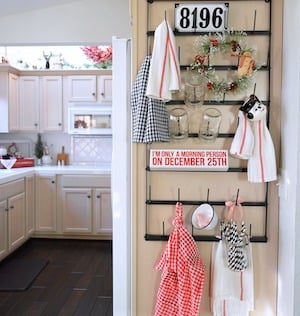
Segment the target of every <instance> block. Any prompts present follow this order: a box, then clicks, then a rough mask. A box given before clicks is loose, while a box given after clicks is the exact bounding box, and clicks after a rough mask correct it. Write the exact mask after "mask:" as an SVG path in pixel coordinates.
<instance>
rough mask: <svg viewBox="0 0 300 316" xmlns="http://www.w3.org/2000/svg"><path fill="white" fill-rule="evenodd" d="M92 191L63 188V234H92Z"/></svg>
mask: <svg viewBox="0 0 300 316" xmlns="http://www.w3.org/2000/svg"><path fill="white" fill-rule="evenodd" d="M92 194H93V192H92V189H89V188H62V232H63V233H80V234H91V233H92V216H93V209H92Z"/></svg>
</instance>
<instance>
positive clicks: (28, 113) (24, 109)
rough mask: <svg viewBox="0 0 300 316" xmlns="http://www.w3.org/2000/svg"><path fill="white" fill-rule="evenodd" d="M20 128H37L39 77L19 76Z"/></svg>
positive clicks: (34, 129) (36, 129)
mask: <svg viewBox="0 0 300 316" xmlns="http://www.w3.org/2000/svg"><path fill="white" fill-rule="evenodd" d="M19 81H20V86H19V88H20V89H19V95H20V103H19V104H20V112H19V113H20V116H19V119H20V130H22V131H38V130H39V78H38V77H36V76H24V77H20V79H19Z"/></svg>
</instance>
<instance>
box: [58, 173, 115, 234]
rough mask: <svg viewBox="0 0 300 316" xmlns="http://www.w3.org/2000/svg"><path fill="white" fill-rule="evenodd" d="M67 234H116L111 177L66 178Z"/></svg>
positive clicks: (63, 206)
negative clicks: (113, 230)
mask: <svg viewBox="0 0 300 316" xmlns="http://www.w3.org/2000/svg"><path fill="white" fill-rule="evenodd" d="M59 191H60V200H61V207H60V209H61V228H62V233H63V234H72V235H92V236H98V237H103V238H104V237H109V238H111V234H112V208H111V190H110V176H109V177H108V176H84V177H83V176H80V175H63V176H62V177H61V184H60V189H59Z"/></svg>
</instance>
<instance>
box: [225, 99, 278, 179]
mask: <svg viewBox="0 0 300 316" xmlns="http://www.w3.org/2000/svg"><path fill="white" fill-rule="evenodd" d="M255 100H258V99H257V98H256V99H255ZM266 116H267V109H266V106H265V105H264V104H263V103H261V102H260V101H259V100H258V101H257V102H254V103H253V104H250V106H249V108H247V109H246V112H245V111H244V112H243V111H241V110H240V111H239V123H238V128H237V130H236V134H235V135H234V138H233V141H232V144H231V147H230V154H231V155H232V156H233V157H236V158H240V159H248V169H247V175H248V180H249V182H257V183H258V182H259V183H261V182H270V181H274V180H276V179H277V169H276V157H275V150H274V145H273V141H272V138H271V135H270V132H269V130H268V128H267V123H266Z"/></svg>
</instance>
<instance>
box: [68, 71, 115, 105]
mask: <svg viewBox="0 0 300 316" xmlns="http://www.w3.org/2000/svg"><path fill="white" fill-rule="evenodd" d="M64 93H66V102H70V103H73V102H96V103H111V101H112V76H111V75H99V76H98V75H75V76H66V77H65V83H64Z"/></svg>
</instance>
